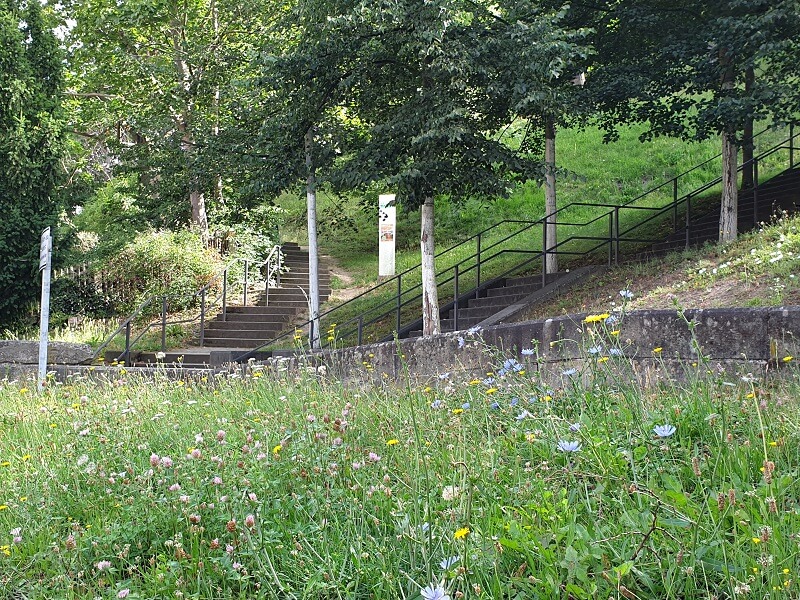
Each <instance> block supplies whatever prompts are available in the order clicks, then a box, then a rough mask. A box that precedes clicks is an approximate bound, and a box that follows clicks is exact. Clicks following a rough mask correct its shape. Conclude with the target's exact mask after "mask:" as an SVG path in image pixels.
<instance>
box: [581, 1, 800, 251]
mask: <svg viewBox="0 0 800 600" xmlns="http://www.w3.org/2000/svg"><path fill="white" fill-rule="evenodd" d="M595 11H596V12H595V15H596V18H597V26H596V30H597V35H596V38H595V44H596V47H597V50H598V60H597V63H596V64H595V65H594V67H593V70H592V72H591V76H590V78H589V82H588V83H589V85H590V86H591V87H592V89H593V90H594V91H595V92H596V94H597V98H598V106H599V107H600V109H601V110H602V111H603V114H604V119H603V125H604V126H605V127H606V128H607V130H608V132H609V134H610V136H611V137H613V135H614V129H615V127H616V125H617V124H620V123H625V122H630V121H642V122H647V123H648V124H649V130H648V131H647V132H646V133H645V135H644V137H645V138H648V137H651V136H655V135H673V136H677V137H681V138H683V139H686V140H699V139H705V138H708V137H710V136H712V135H719V136H720V139H721V141H722V156H723V167H722V188H723V189H722V204H721V208H720V228H719V240H720V242H725V241H729V240H732V239H734V238H735V237H736V235H737V210H738V191H737V189H738V188H737V150H738V146H739V144H740V142H741V139H742V133H743V132H744V131H745V129H746V127H747V126H748V123H750V122H752V120H754V119H756V120H757V119H763V118H766V117H770V118H772V119H773V120H776V121H782V120H783V121H786V120H789V119H791V118H793V116H794V115H795V114H796V112H797V109H798V107H800V91H798V85H797V83H798V77H797V71H796V59H797V56H798V53H799V52H800V41H798V34H799V33H800V6H799V5H798V3H797V2H796V0H721V1H718V0H714V1H712V0H707V1H703V2H695V1H689V0H677V1H676V0H669V1H667V0H651V1H648V2H640V1H637V0H620V1H613V2H610V1H609V2H603V3H597V6H596V7H595Z"/></svg>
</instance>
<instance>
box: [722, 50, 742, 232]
mask: <svg viewBox="0 0 800 600" xmlns="http://www.w3.org/2000/svg"><path fill="white" fill-rule="evenodd" d="M720 62H721V63H722V64H723V65H724V66H725V71H724V73H723V76H722V89H724V90H732V89H733V87H734V77H735V73H734V70H733V64H732V61H731V59H730V53H729V52H728V51H727V50H725V49H723V50H721V51H720ZM738 157H739V148H738V147H737V145H736V132H735V131H732V130H730V129H726V130H725V131H723V132H722V201H721V202H720V209H719V210H720V212H719V241H720V243H722V242H730V241H732V240H735V239H736V236H737V234H738V233H739V186H738V179H739V176H738V172H737V167H738V164H737V159H738Z"/></svg>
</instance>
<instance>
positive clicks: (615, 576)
mask: <svg viewBox="0 0 800 600" xmlns="http://www.w3.org/2000/svg"><path fill="white" fill-rule="evenodd" d="M622 328H623V333H622V335H621V336H620V337H624V335H625V334H624V322H623V324H622ZM600 329H602V328H600ZM595 333H597V334H598V335H604V334H603V333H602V332H600V331H596V332H595ZM580 343H582V344H586V346H587V347H589V345H594V344H595V343H596V340H593V339H589V338H588V337H587V339H585V340H582V341H581V342H580ZM620 344H622V345H624V342H620ZM364 358H365V364H366V365H367V366H366V367H364V369H365V373H363V374H362V375H361V376H363V377H365V378H369V377H371V376H374V373H370V372H369V371H370V365H369V358H368V357H366V356H365V357H364ZM517 358H518V359H520V360H519V361H518V360H517ZM517 358H512V357H510V356H506V355H503V354H495V353H493V352H492V351H488V350H487V354H486V356H485V359H486V364H487V365H490V366H491V368H492V370H493V371H494V373H495V374H494V375H493V378H494V379H493V381H489V380H486V381H481V380H480V379H476V380H473V381H472V382H470V378H469V376H468V375H466V374H460V375H454V374H451V375H447V376H443V377H442V378H441V379H436V382H435V384H434V385H432V386H431V387H428V388H423V387H421V386H420V387H418V386H416V385H415V384H414V383H412V382H404V385H402V386H401V387H400V388H398V387H394V386H391V387H387V386H385V385H376V386H369V385H366V384H364V385H361V386H360V387H359V389H357V390H355V389H353V388H352V387H348V386H343V385H340V384H338V383H336V382H333V381H329V380H317V379H311V378H310V376H309V377H302V376H297V377H295V376H292V377H291V380H290V381H281V380H280V379H279V378H278V377H273V373H268V372H266V371H261V370H259V368H258V367H257V368H256V369H255V370H253V371H249V372H248V373H238V374H237V375H236V376H235V377H230V378H225V377H222V376H221V377H218V378H215V379H214V381H213V382H212V381H209V382H203V381H201V380H196V381H195V380H189V379H187V380H181V381H175V380H173V379H169V378H167V377H155V378H153V379H148V380H141V379H139V378H137V377H136V376H135V375H132V374H130V373H126V370H125V369H118V370H116V371H114V372H112V373H110V374H109V379H108V381H107V382H104V381H102V380H97V379H95V380H93V381H91V382H87V381H81V380H76V379H73V380H71V381H67V382H64V383H63V384H59V385H52V386H48V387H47V388H46V389H45V391H44V393H42V394H38V395H36V394H35V392H32V391H31V387H27V386H26V384H25V382H8V381H5V382H0V414H2V415H3V426H4V435H3V436H2V437H1V438H0V456H2V457H3V460H2V465H1V466H0V481H2V484H3V492H2V496H0V506H2V507H3V508H2V509H0V531H4V532H6V533H5V534H4V535H5V536H6V537H5V539H4V540H3V543H2V544H0V567H2V573H3V577H4V584H3V585H5V586H6V589H11V590H13V591H14V592H15V593H16V595H20V594H24V596H25V597H26V598H30V599H31V600H36V599H40V598H41V599H43V598H52V597H54V596H55V597H61V596H73V597H125V596H126V595H127V594H129V596H128V597H129V598H139V599H141V600H144V599H151V598H152V599H155V598H167V597H175V596H176V595H178V594H177V593H179V594H180V595H182V596H184V597H197V598H215V599H217V598H219V599H234V598H254V599H255V598H258V599H261V598H264V599H266V598H269V599H276V600H277V599H278V598H281V599H283V598H287V597H294V598H374V599H375V600H395V599H398V598H407V599H413V598H419V597H420V592H421V590H422V589H423V588H424V587H426V586H428V585H431V584H432V585H434V586H435V585H438V584H441V585H442V586H443V589H444V590H446V591H447V593H448V594H449V596H450V597H451V598H453V597H456V596H457V595H458V596H460V595H462V594H463V595H464V597H477V596H478V594H477V593H476V591H477V590H480V591H481V594H480V596H481V597H486V598H520V599H521V598H542V599H552V600H557V599H562V598H566V597H570V598H575V599H590V598H610V597H614V598H616V597H620V593H619V592H620V590H621V589H623V588H624V589H625V590H626V596H629V597H633V596H634V595H635V596H636V597H639V598H658V599H663V600H700V599H706V598H709V597H710V596H712V595H713V596H717V597H730V598H732V597H734V596H735V595H737V594H736V593H734V590H737V591H738V593H739V595H742V594H744V591H745V590H749V592H748V593H749V595H750V597H755V598H765V597H775V595H776V594H775V592H776V589H775V588H776V587H777V588H779V590H780V593H781V594H782V595H784V596H785V597H787V598H793V597H796V596H797V592H798V585H800V584H798V581H797V575H796V570H797V543H796V540H795V536H796V529H797V527H796V520H797V518H796V510H797V500H796V487H797V486H796V477H795V474H796V472H797V470H798V468H800V455H798V452H797V448H796V444H795V443H794V442H795V441H796V439H797V437H798V435H800V431H798V424H797V422H796V419H794V418H793V415H795V414H796V411H797V408H798V400H797V399H798V397H800V395H799V394H798V393H799V392H800V390H798V377H797V375H798V373H797V369H796V367H795V365H794V362H793V361H788V362H783V361H781V365H782V369H781V375H775V376H773V377H771V378H770V379H769V381H768V382H764V381H761V380H758V379H756V378H753V377H752V376H749V377H747V376H745V377H739V376H730V377H728V376H725V375H720V376H717V375H716V374H711V375H706V372H705V368H706V365H701V366H700V368H691V367H689V365H688V364H687V373H688V376H687V380H686V381H684V382H683V383H677V382H674V381H667V380H663V381H662V382H661V384H660V385H659V386H658V387H654V388H641V387H639V386H637V385H635V384H633V383H631V379H632V378H631V373H630V371H629V369H630V364H629V363H628V361H627V360H626V359H624V358H621V357H611V358H610V360H607V361H605V362H600V360H601V359H600V357H597V356H596V357H595V358H589V357H587V359H586V361H585V362H584V365H585V371H584V372H583V373H582V374H581V375H582V378H580V379H579V377H580V375H578V374H576V375H577V376H576V377H575V378H574V379H570V376H569V375H563V376H559V375H558V374H556V375H555V379H556V380H559V381H560V384H558V385H556V384H555V383H554V382H548V381H545V380H543V379H542V378H540V376H539V375H538V374H534V375H531V373H533V372H535V371H536V364H535V360H536V359H535V356H534V357H517ZM604 358H606V359H608V358H609V357H604ZM696 358H697V357H696V356H694V357H693V358H692V359H690V360H694V359H696ZM781 358H783V357H781ZM527 361H530V363H528V362H527ZM653 362H654V363H655V364H654V368H657V367H658V366H659V363H660V362H661V361H660V359H659V358H657V357H656V358H654V359H653ZM523 368H524V369H525V370H527V371H528V372H527V373H525V372H522V369H523ZM579 381H580V383H578V382H579ZM243 405H246V410H245V409H243ZM76 423H78V424H79V425H78V426H76ZM569 448H571V449H573V450H574V451H567V450H565V449H569ZM54 548H58V552H55V551H54ZM200 565H203V566H202V568H201V567H200ZM265 582H268V583H269V585H266V584H265ZM124 590H125V591H124ZM429 597H430V596H429ZM440 597H441V596H440Z"/></svg>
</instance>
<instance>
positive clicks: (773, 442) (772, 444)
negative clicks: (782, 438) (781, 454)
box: [769, 441, 778, 448]
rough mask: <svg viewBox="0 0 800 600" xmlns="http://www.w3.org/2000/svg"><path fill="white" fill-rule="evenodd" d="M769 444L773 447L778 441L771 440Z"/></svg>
mask: <svg viewBox="0 0 800 600" xmlns="http://www.w3.org/2000/svg"><path fill="white" fill-rule="evenodd" d="M769 445H770V446H772V447H773V448H774V447H775V446H777V445H778V442H775V441H772V442H770V443H769Z"/></svg>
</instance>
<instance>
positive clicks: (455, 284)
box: [453, 265, 458, 331]
mask: <svg viewBox="0 0 800 600" xmlns="http://www.w3.org/2000/svg"><path fill="white" fill-rule="evenodd" d="M454 270H455V275H453V331H458V265H456V266H455V267H454Z"/></svg>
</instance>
